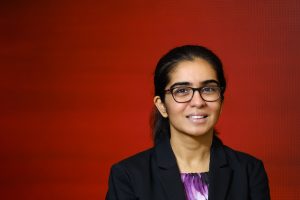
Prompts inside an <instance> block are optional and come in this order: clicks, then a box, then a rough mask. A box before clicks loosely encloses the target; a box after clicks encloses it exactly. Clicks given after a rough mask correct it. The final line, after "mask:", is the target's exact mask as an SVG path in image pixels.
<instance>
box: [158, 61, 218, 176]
mask: <svg viewBox="0 0 300 200" xmlns="http://www.w3.org/2000/svg"><path fill="white" fill-rule="evenodd" d="M169 77H170V82H169V83H168V84H167V86H166V88H165V89H169V88H170V87H171V86H172V85H174V84H175V83H178V82H186V83H188V85H189V86H191V87H195V88H198V87H203V86H206V85H216V83H213V82H212V83H204V82H207V81H218V79H217V75H216V72H215V71H214V69H213V68H212V66H211V64H209V63H208V62H207V61H205V60H204V59H201V58H196V59H194V60H193V61H182V62H180V63H178V65H177V66H176V67H175V68H174V69H173V70H172V71H171V73H170V74H169ZM154 103H155V105H156V107H157V108H158V110H159V112H160V113H161V115H162V116H163V117H168V118H169V122H170V131H171V139H170V143H171V147H172V149H173V152H174V154H175V157H176V159H177V163H178V166H179V169H180V171H181V172H204V171H208V170H209V159H210V146H211V143H212V138H213V129H214V126H215V124H216V123H217V121H218V118H219V116H220V113H221V109H222V101H221V99H219V100H217V101H215V102H206V101H204V100H203V99H202V98H201V96H200V94H199V92H195V93H194V96H193V98H192V100H191V101H189V102H186V103H177V102H175V100H174V99H173V97H172V95H171V94H166V95H165V102H162V101H161V99H160V97H159V96H156V97H154ZM192 116H198V118H195V117H192ZM202 116H204V118H201V117H202ZM199 117H200V118H199Z"/></svg>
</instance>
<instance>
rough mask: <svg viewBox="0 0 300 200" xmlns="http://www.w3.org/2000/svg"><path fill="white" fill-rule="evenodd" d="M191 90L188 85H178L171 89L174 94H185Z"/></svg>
mask: <svg viewBox="0 0 300 200" xmlns="http://www.w3.org/2000/svg"><path fill="white" fill-rule="evenodd" d="M190 92H191V88H188V87H179V88H174V89H173V94H174V95H187V94H189V93H190Z"/></svg>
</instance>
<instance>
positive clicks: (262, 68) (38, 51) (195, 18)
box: [0, 0, 300, 200]
mask: <svg viewBox="0 0 300 200" xmlns="http://www.w3.org/2000/svg"><path fill="white" fill-rule="evenodd" d="M0 25H1V26H0V31H1V32H0V56H1V57H0V67H1V69H0V70H1V71H0V89H1V93H0V95H1V98H0V162H1V163H0V164H1V165H0V198H1V199H24V200H27V199H74V200H75V199H104V196H105V192H106V190H107V178H108V173H109V168H110V166H111V164H113V163H115V162H116V161H118V160H120V159H122V158H124V157H125V156H129V155H131V154H133V153H135V152H138V151H141V150H143V149H145V148H148V147H150V146H151V139H150V128H149V125H148V124H149V123H148V121H149V120H148V119H149V113H150V111H151V108H152V95H153V92H152V90H153V86H152V73H153V70H154V67H155V64H156V62H157V60H158V59H159V57H160V56H162V55H163V54H164V53H165V52H166V51H168V50H169V49H171V48H173V47H175V46H178V45H183V44H202V45H205V46H207V47H209V48H211V49H212V50H214V51H215V52H216V53H217V54H218V55H219V56H220V57H221V59H222V60H223V62H224V65H225V71H226V76H227V79H228V91H227V93H226V97H225V98H226V99H225V108H224V110H223V115H222V118H221V120H220V122H219V124H218V129H219V132H221V134H220V137H221V138H222V139H223V141H224V142H225V143H226V144H227V145H229V146H231V147H233V148H236V149H239V150H242V151H245V152H248V153H250V154H253V155H255V156H256V157H259V158H261V159H262V160H263V161H264V163H265V167H266V169H267V172H268V174H269V179H270V186H271V194H272V199H273V200H279V199H288V200H291V199H299V198H300V194H299V180H300V175H299V170H300V151H299V150H298V147H299V145H300V143H299V130H300V129H299V113H300V112H299V111H300V110H299V109H300V108H299V101H300V95H299V89H298V88H297V86H296V82H297V81H298V79H299V71H300V69H299V63H300V60H299V51H300V37H299V35H300V3H299V1H296V0H289V1H284V0H274V1H268V0H266V1H260V0H255V1H247V0H246V1H235V0H228V1H217V0H215V1H200V0H185V1H179V0H178V1H171V0H151V1H150V0H134V1H132V0H126V1H125V0H118V1H78V0H76V1H58V0H56V1H54V0H51V1H50V0H47V1H17V0H15V1H10V0H3V1H1V3H0Z"/></svg>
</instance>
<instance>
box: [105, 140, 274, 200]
mask: <svg viewBox="0 0 300 200" xmlns="http://www.w3.org/2000/svg"><path fill="white" fill-rule="evenodd" d="M208 173H209V181H208V182H209V190H208V197H209V200H225V199H228V200H268V199H270V194H269V186H268V178H267V176H266V172H265V170H264V167H263V164H262V162H261V161H260V160H258V159H256V158H254V157H252V156H250V155H248V154H245V153H241V152H238V151H235V150H233V149H231V148H229V147H227V146H225V145H223V144H222V142H221V141H220V140H219V139H218V138H217V137H214V140H213V144H212V147H211V156H210V166H209V171H208ZM185 199H186V194H185V188H184V185H183V183H182V181H181V178H180V171H179V168H178V166H177V163H176V158H175V155H174V153H173V151H172V148H171V145H170V142H169V141H168V140H165V141H163V142H161V143H159V144H157V145H156V146H155V147H154V148H151V149H149V150H146V151H144V152H141V153H139V154H136V155H134V156H132V157H130V158H128V159H125V160H123V161H121V162H119V163H117V164H115V165H113V167H112V169H111V174H110V178H109V190H108V192H107V196H106V200H185Z"/></svg>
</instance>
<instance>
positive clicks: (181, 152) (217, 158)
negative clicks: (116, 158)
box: [106, 45, 270, 200]
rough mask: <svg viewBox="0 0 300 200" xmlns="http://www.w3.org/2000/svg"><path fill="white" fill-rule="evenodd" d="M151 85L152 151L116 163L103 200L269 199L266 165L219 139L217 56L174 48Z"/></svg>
mask: <svg viewBox="0 0 300 200" xmlns="http://www.w3.org/2000/svg"><path fill="white" fill-rule="evenodd" d="M154 85H155V97H154V104H155V111H154V115H153V133H154V141H155V142H154V143H155V145H154V147H153V148H151V149H148V150H146V151H144V152H141V153H139V154H136V155H134V156H132V157H130V158H127V159H125V160H123V161H121V162H119V163H117V164H115V165H113V167H112V169H111V173H110V179H109V190H108V192H107V195H106V200H131V199H139V200H167V199H168V200H184V199H187V200H202V199H209V200H225V199H228V200H268V199H270V195H269V186H268V178H267V175H266V172H265V170H264V167H263V164H262V162H261V161H260V160H258V159H256V158H254V157H252V156H250V155H248V154H245V153H241V152H238V151H235V150H233V149H231V148H229V147H227V146H225V145H223V144H222V142H221V140H220V139H219V138H218V137H217V136H216V131H215V130H214V127H215V125H216V123H217V121H218V118H219V115H220V113H221V110H222V106H223V101H224V92H225V89H226V80H225V77H224V73H223V68H222V63H221V61H220V59H219V58H218V57H217V56H216V55H215V54H214V53H213V52H212V51H210V50H209V49H207V48H205V47H202V46H193V45H186V46H181V47H177V48H175V49H172V50H171V51H170V52H168V53H167V54H166V55H164V56H163V57H162V58H161V59H160V60H159V62H158V64H157V66H156V70H155V75H154Z"/></svg>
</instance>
